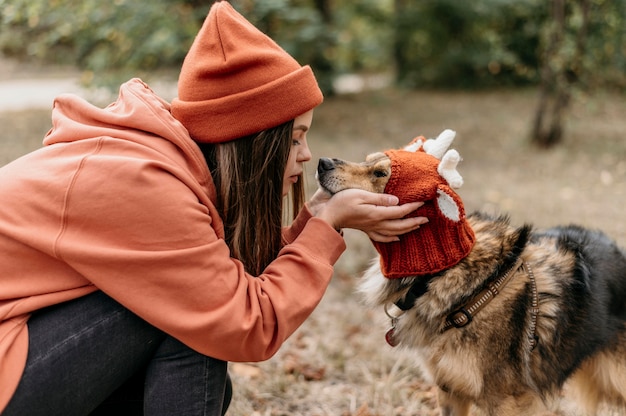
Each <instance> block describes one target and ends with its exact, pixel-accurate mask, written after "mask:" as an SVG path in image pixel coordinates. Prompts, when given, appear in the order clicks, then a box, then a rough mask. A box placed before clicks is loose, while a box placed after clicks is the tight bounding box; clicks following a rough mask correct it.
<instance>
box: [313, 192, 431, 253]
mask: <svg viewBox="0 0 626 416" xmlns="http://www.w3.org/2000/svg"><path fill="white" fill-rule="evenodd" d="M422 205H423V202H411V203H407V204H403V205H398V198H397V197H395V196H393V195H388V194H377V193H372V192H367V191H362V190H359V189H346V190H344V191H341V192H338V193H336V194H335V195H332V196H331V195H329V194H328V193H326V192H325V191H322V190H319V189H318V190H317V192H316V193H315V194H314V195H313V197H312V198H311V200H310V201H309V202H308V204H307V206H308V208H309V210H310V211H311V213H312V214H313V215H314V216H316V217H318V218H321V219H323V220H324V221H326V222H328V223H329V224H330V225H331V226H333V227H334V228H335V229H341V228H354V229H357V230H361V231H363V232H365V233H366V234H367V235H368V236H369V237H370V238H371V239H372V240H374V241H379V242H391V241H397V240H399V238H398V236H399V235H401V234H405V233H407V232H409V231H412V230H415V229H417V228H419V226H420V225H422V224H425V223H427V222H428V219H427V218H425V217H411V218H403V217H405V216H406V215H408V214H410V213H411V212H413V211H415V210H416V209H417V208H419V207H421V206H422Z"/></svg>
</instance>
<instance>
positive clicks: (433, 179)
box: [373, 130, 475, 279]
mask: <svg viewBox="0 0 626 416" xmlns="http://www.w3.org/2000/svg"><path fill="white" fill-rule="evenodd" d="M454 135H455V133H454V132H452V131H450V130H446V131H445V132H443V133H442V134H441V135H440V136H439V138H438V139H437V141H439V140H440V138H443V139H445V140H448V141H449V143H448V144H447V145H445V148H444V149H443V150H442V149H441V146H439V147H440V149H433V151H432V152H431V153H435V155H433V154H429V153H427V151H425V149H424V146H426V147H430V148H434V147H436V146H437V144H436V142H437V141H433V140H429V141H428V142H429V143H428V144H424V145H422V144H423V143H424V138H423V137H419V138H416V139H415V140H414V141H413V146H412V148H411V147H410V146H407V148H405V149H410V150H405V149H403V150H388V151H386V152H385V154H386V155H387V156H389V158H390V159H391V177H390V178H389V182H387V186H386V187H385V193H388V194H391V195H395V196H397V197H398V198H399V200H400V204H404V203H407V202H416V201H423V202H424V205H422V206H421V207H420V208H418V209H417V210H416V211H414V212H413V213H411V214H409V216H410V217H418V216H424V217H426V218H428V220H429V221H428V223H427V224H424V225H422V226H421V227H420V228H418V229H417V230H415V231H412V232H409V233H407V234H404V235H401V236H400V241H397V242H391V243H378V242H376V241H373V243H374V246H375V248H376V250H377V251H378V253H379V254H380V258H381V271H382V273H383V275H384V276H385V277H387V278H389V279H396V278H401V277H408V276H422V275H429V274H434V273H437V272H440V271H442V270H445V269H447V268H449V267H452V266H454V265H455V264H457V263H458V262H459V261H461V260H462V259H463V258H464V257H465V256H467V255H468V254H469V252H470V251H471V249H472V247H473V246H474V241H475V236H474V231H473V230H472V228H471V227H470V225H469V223H468V222H467V220H466V218H465V210H464V208H463V202H462V201H461V198H460V197H459V196H458V194H457V193H456V192H454V191H453V189H452V187H459V186H461V184H462V178H461V177H460V175H459V174H458V172H457V171H456V163H458V161H459V160H460V157H459V156H458V153H456V151H454V150H450V151H448V152H446V153H445V155H444V152H445V150H446V149H447V147H448V146H449V144H450V143H451V142H452V139H453V138H454ZM444 136H445V137H444ZM445 140H444V141H445ZM439 144H441V142H440V143H439ZM428 145H431V146H428ZM430 150H431V149H429V151H430ZM436 154H439V156H438V157H437V155H436ZM440 159H441V160H440Z"/></svg>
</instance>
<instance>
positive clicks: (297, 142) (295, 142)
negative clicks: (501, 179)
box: [291, 139, 300, 146]
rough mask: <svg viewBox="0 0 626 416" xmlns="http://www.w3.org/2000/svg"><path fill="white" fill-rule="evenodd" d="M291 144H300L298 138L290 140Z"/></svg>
mask: <svg viewBox="0 0 626 416" xmlns="http://www.w3.org/2000/svg"><path fill="white" fill-rule="evenodd" d="M291 144H293V145H294V146H300V140H296V139H294V140H292V141H291Z"/></svg>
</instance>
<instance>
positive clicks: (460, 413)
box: [437, 388, 471, 416]
mask: <svg viewBox="0 0 626 416" xmlns="http://www.w3.org/2000/svg"><path fill="white" fill-rule="evenodd" d="M437 390H438V392H437V399H438V401H439V409H440V410H441V416H467V415H469V409H470V405H471V403H470V401H469V400H467V399H464V398H461V397H459V396H457V395H454V394H450V393H447V392H445V391H443V390H441V389H440V388H439V389H437Z"/></svg>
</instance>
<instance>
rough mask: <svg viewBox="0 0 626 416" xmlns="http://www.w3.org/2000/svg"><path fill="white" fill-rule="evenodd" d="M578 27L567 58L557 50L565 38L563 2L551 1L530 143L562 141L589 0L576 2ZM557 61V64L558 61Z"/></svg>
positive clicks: (578, 73)
mask: <svg viewBox="0 0 626 416" xmlns="http://www.w3.org/2000/svg"><path fill="white" fill-rule="evenodd" d="M576 4H577V5H578V6H579V7H580V10H581V16H582V26H581V28H580V29H579V30H578V31H577V32H576V39H575V46H576V47H575V51H574V54H573V55H571V56H570V57H569V58H567V57H566V56H564V54H563V53H562V52H561V51H560V49H561V47H562V45H563V42H564V40H565V37H566V36H567V25H566V23H567V22H566V19H567V15H568V13H567V8H566V7H567V6H566V2H565V0H553V1H552V10H551V16H552V20H553V22H554V27H553V28H552V30H551V33H550V35H549V38H548V42H547V45H546V50H545V53H544V57H543V60H542V66H541V84H540V87H539V102H538V105H537V109H536V112H535V119H534V122H533V128H532V142H533V143H535V144H537V145H539V146H541V147H551V146H554V145H556V144H558V143H560V142H561V141H562V140H563V130H564V129H563V125H564V122H565V115H566V112H567V107H568V105H569V102H570V98H571V91H572V89H573V88H574V85H575V84H577V83H579V82H580V79H581V77H582V76H583V75H584V74H583V72H584V70H583V57H584V54H585V46H586V40H587V28H588V24H589V13H590V8H591V2H590V0H578V1H577V2H576ZM559 61H560V62H559Z"/></svg>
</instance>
